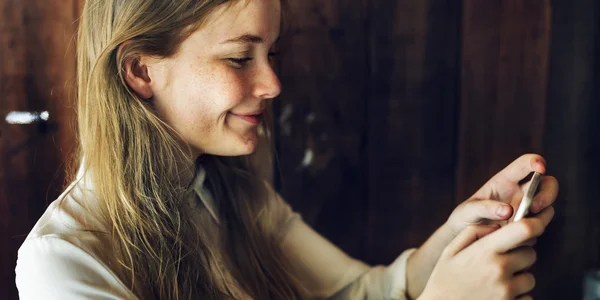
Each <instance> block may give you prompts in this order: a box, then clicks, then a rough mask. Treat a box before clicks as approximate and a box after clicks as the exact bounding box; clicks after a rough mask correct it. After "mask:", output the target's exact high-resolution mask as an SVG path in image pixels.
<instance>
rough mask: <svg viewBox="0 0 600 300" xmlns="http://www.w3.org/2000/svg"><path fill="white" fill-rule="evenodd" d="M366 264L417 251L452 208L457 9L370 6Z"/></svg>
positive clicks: (416, 4)
mask: <svg viewBox="0 0 600 300" xmlns="http://www.w3.org/2000/svg"><path fill="white" fill-rule="evenodd" d="M371 3H372V8H371V11H370V16H371V26H370V32H369V35H370V41H369V43H370V45H369V46H370V57H369V61H370V63H371V65H370V67H371V79H370V94H369V99H368V102H367V114H368V135H367V141H368V143H367V158H368V172H369V173H368V176H369V181H368V184H369V186H368V189H369V196H368V199H369V202H368V206H367V211H368V216H369V218H368V226H367V228H368V234H367V245H368V247H369V248H368V255H367V258H368V262H369V263H372V264H380V263H383V264H387V263H390V262H391V261H392V260H393V259H394V258H396V257H397V256H398V255H399V254H400V253H401V251H402V250H404V249H406V248H408V247H415V246H419V245H420V244H421V243H422V242H424V241H425V239H426V238H427V237H429V236H430V235H431V234H432V233H433V231H434V230H435V229H436V228H437V227H439V226H440V225H442V224H443V223H444V222H445V220H446V219H447V218H448V216H449V215H450V212H451V211H452V209H453V207H454V202H455V201H454V186H453V185H454V175H455V151H454V149H455V140H456V138H455V137H456V132H455V130H456V126H455V124H456V122H457V120H456V104H457V102H458V82H457V78H458V75H459V74H460V71H459V64H458V49H459V45H460V44H459V29H460V26H459V24H460V13H461V11H460V5H458V4H457V3H456V2H452V1H437V0H430V1H422V0H403V1H387V0H373V1H371Z"/></svg>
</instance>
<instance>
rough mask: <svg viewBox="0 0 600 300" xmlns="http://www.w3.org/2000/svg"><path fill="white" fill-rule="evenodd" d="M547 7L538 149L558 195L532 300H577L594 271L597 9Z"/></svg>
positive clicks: (598, 152)
mask: <svg viewBox="0 0 600 300" xmlns="http://www.w3.org/2000/svg"><path fill="white" fill-rule="evenodd" d="M552 5H553V13H552V19H553V21H552V44H551V53H552V56H551V59H550V73H549V74H550V77H549V88H548V100H547V101H548V103H547V122H546V123H547V126H546V128H545V135H544V149H545V152H546V157H547V159H548V161H549V164H550V168H549V171H550V172H551V174H553V175H555V176H556V177H557V178H558V180H559V182H560V186H561V191H560V196H559V199H558V200H557V202H556V216H555V217H554V220H553V222H552V224H551V225H550V227H549V228H548V230H547V232H546V233H545V235H544V237H542V238H541V239H540V241H539V244H538V249H539V251H538V252H539V259H538V263H537V264H536V274H537V275H538V277H539V280H538V285H537V288H536V292H535V294H534V298H537V299H583V295H582V289H583V286H582V283H583V277H584V274H585V272H587V271H590V270H592V269H594V268H596V269H598V268H600V201H598V200H599V195H600V184H599V183H600V119H599V118H598V113H600V88H599V87H598V83H599V82H600V59H599V57H600V21H599V19H600V3H598V1H596V0H576V1H570V2H565V1H552Z"/></svg>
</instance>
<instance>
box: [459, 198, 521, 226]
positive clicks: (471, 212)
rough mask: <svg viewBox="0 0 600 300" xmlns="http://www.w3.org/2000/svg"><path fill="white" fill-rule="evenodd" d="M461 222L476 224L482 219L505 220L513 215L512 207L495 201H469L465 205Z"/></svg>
mask: <svg viewBox="0 0 600 300" xmlns="http://www.w3.org/2000/svg"><path fill="white" fill-rule="evenodd" d="M463 211H464V212H463V216H464V217H463V218H462V219H463V220H464V221H465V222H466V223H478V222H480V221H481V220H483V219H488V220H497V221H499V220H507V219H508V218H510V217H511V216H512V214H513V208H512V206H510V205H508V204H506V203H503V202H500V201H496V200H471V201H469V202H467V203H465V206H464V209H463Z"/></svg>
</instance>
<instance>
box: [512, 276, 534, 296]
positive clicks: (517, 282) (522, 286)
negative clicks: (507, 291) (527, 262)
mask: <svg viewBox="0 0 600 300" xmlns="http://www.w3.org/2000/svg"><path fill="white" fill-rule="evenodd" d="M534 287H535V277H534V276H533V274H531V273H521V274H519V275H517V276H515V277H514V278H513V279H512V280H511V294H512V296H513V297H517V296H519V295H524V294H527V293H529V292H531V291H532V290H533V288H534Z"/></svg>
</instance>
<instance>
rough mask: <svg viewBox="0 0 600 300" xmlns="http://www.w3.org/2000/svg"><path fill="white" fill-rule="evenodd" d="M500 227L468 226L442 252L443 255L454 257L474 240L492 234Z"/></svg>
mask: <svg viewBox="0 0 600 300" xmlns="http://www.w3.org/2000/svg"><path fill="white" fill-rule="evenodd" d="M498 228H500V225H470V226H468V227H466V228H465V229H463V230H462V231H461V232H460V233H459V234H458V235H457V236H456V237H455V238H454V239H453V240H452V241H451V242H450V244H448V246H446V249H445V250H444V253H445V255H447V256H450V257H452V256H455V255H456V254H458V253H459V252H460V251H462V250H463V249H465V248H466V247H468V246H469V245H471V244H472V243H473V242H475V241H476V240H478V239H480V238H482V237H484V236H486V235H488V234H490V233H492V232H493V231H495V230H497V229H498Z"/></svg>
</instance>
